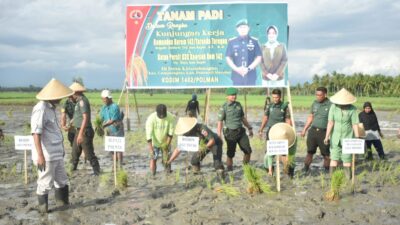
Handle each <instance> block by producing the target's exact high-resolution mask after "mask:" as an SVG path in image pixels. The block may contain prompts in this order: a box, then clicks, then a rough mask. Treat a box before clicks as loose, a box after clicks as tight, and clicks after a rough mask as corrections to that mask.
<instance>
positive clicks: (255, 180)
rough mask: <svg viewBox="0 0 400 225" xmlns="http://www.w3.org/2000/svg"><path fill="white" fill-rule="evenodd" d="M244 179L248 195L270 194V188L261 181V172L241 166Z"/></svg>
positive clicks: (247, 166) (246, 165)
mask: <svg viewBox="0 0 400 225" xmlns="http://www.w3.org/2000/svg"><path fill="white" fill-rule="evenodd" d="M243 173H244V178H245V179H246V181H247V189H246V191H247V192H248V193H250V194H258V193H266V194H268V193H271V192H272V191H271V188H270V186H269V185H268V184H267V183H266V182H265V181H263V180H262V172H261V171H259V170H256V169H255V168H254V167H252V166H250V165H248V164H245V165H243Z"/></svg>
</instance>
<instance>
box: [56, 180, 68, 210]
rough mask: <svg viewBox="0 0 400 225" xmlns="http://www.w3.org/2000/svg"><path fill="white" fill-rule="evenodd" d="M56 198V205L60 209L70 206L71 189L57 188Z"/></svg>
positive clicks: (66, 187) (65, 187)
mask: <svg viewBox="0 0 400 225" xmlns="http://www.w3.org/2000/svg"><path fill="white" fill-rule="evenodd" d="M54 196H55V198H56V204H57V206H58V207H62V206H67V205H69V188H68V185H65V186H64V187H62V188H56V190H55V192H54Z"/></svg>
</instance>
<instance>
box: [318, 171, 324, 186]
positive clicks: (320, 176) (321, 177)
mask: <svg viewBox="0 0 400 225" xmlns="http://www.w3.org/2000/svg"><path fill="white" fill-rule="evenodd" d="M319 180H320V184H321V189H325V173H324V172H321V173H320V174H319Z"/></svg>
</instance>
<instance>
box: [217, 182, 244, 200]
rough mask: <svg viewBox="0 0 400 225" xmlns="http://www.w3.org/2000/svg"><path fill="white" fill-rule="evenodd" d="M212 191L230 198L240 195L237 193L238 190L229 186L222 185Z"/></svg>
mask: <svg viewBox="0 0 400 225" xmlns="http://www.w3.org/2000/svg"><path fill="white" fill-rule="evenodd" d="M214 190H215V191H216V192H218V193H224V194H226V195H228V196H231V197H236V196H239V195H240V192H239V191H238V189H237V188H235V187H233V186H232V185H230V184H223V185H221V186H218V187H216V188H215V189H214Z"/></svg>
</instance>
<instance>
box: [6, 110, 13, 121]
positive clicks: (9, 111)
mask: <svg viewBox="0 0 400 225" xmlns="http://www.w3.org/2000/svg"><path fill="white" fill-rule="evenodd" d="M13 113H14V110H13V109H12V108H11V109H9V110H8V111H7V116H8V118H10V119H11V118H13V117H14V114H13Z"/></svg>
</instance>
